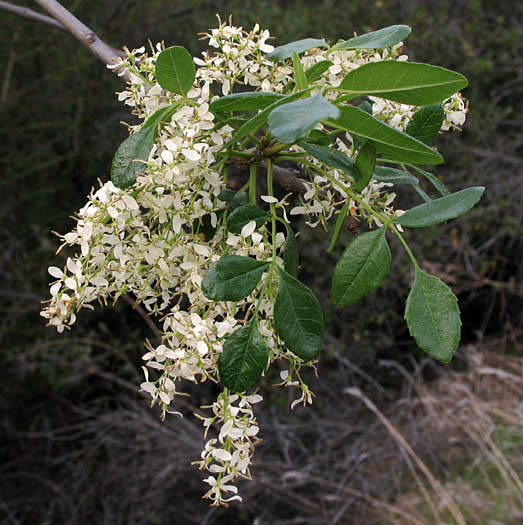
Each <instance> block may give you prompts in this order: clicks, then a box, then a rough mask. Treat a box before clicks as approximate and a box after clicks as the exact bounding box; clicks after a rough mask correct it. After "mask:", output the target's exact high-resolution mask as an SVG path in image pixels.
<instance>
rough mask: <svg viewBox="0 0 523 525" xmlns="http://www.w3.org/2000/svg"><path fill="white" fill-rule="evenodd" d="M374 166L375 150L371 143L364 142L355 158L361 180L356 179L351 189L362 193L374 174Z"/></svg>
mask: <svg viewBox="0 0 523 525" xmlns="http://www.w3.org/2000/svg"><path fill="white" fill-rule="evenodd" d="M375 165H376V148H375V147H374V145H373V144H372V142H366V143H365V144H363V146H362V147H361V148H360V151H358V155H357V157H356V166H358V169H359V171H360V173H361V178H359V179H357V180H356V182H355V183H354V184H353V185H352V188H353V189H355V190H357V191H362V190H363V189H364V188H366V187H367V185H368V184H369V182H370V179H371V178H372V174H373V173H374V166H375Z"/></svg>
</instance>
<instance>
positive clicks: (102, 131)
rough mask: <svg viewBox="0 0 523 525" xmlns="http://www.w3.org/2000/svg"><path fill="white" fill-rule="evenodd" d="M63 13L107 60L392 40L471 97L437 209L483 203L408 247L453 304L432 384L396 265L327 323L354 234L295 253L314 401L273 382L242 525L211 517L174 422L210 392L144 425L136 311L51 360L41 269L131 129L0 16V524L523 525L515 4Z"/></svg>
mask: <svg viewBox="0 0 523 525" xmlns="http://www.w3.org/2000/svg"><path fill="white" fill-rule="evenodd" d="M13 3H17V4H19V5H26V6H28V7H34V5H29V2H26V3H25V4H24V2H22V1H17V2H13ZM63 3H64V5H66V6H67V7H68V8H69V9H71V11H73V12H74V13H75V14H76V15H77V16H78V17H79V18H80V19H81V20H82V21H84V22H85V23H86V24H87V25H89V26H90V27H92V28H93V29H94V30H95V31H96V32H97V34H98V35H99V36H100V37H101V38H102V39H104V40H105V41H106V42H107V43H109V44H111V45H113V46H115V47H121V46H122V45H127V46H128V47H130V48H132V47H139V46H141V45H143V44H144V43H146V42H147V40H148V39H150V40H151V41H152V42H157V41H160V40H164V41H165V43H166V45H173V44H179V45H183V46H185V47H187V48H188V49H189V50H190V51H191V52H192V53H193V54H195V55H196V54H198V53H200V52H201V51H202V50H203V48H202V42H201V41H199V40H198V39H197V38H196V35H197V33H199V32H202V31H206V30H207V29H208V28H209V27H214V26H215V25H216V17H215V15H216V13H219V14H220V15H221V16H222V18H226V17H228V15H229V14H232V15H233V21H234V23H235V25H243V26H244V27H245V28H250V27H252V26H253V25H254V24H255V23H256V22H258V23H259V24H260V26H262V27H266V28H268V29H269V30H270V31H271V34H272V35H274V36H275V37H276V41H277V42H278V43H279V44H281V43H286V42H290V41H293V40H296V39H299V38H304V37H309V36H310V37H325V38H327V39H329V40H336V39H339V38H348V37H350V36H352V35H353V33H354V32H357V33H358V34H361V33H364V32H367V31H371V30H375V29H378V28H380V27H385V26H388V25H392V24H408V25H410V26H411V27H412V28H413V32H412V34H411V36H410V37H409V39H408V40H407V42H406V52H407V53H408V54H409V56H410V58H411V60H415V61H418V62H428V63H431V64H437V65H441V66H444V67H447V68H450V69H454V70H457V71H459V72H460V73H463V74H464V75H466V76H467V77H468V79H469V82H470V87H469V88H467V89H466V90H465V92H464V95H465V96H466V97H467V98H468V99H469V101H470V112H469V114H468V118H467V123H466V125H465V127H464V129H463V131H462V132H461V133H459V134H458V133H448V134H446V135H445V136H442V137H440V139H439V141H438V147H439V149H440V151H441V152H442V154H443V155H444V157H445V158H446V163H445V164H444V165H443V166H442V167H440V168H438V170H437V174H438V175H439V176H441V177H442V178H443V180H444V181H445V182H446V184H447V185H448V186H449V187H450V188H451V189H452V190H459V189H461V188H463V187H466V186H470V185H484V186H486V187H487V191H486V194H485V197H484V198H483V199H482V201H481V202H480V204H479V205H478V206H477V207H476V208H475V209H474V210H472V211H471V212H470V213H468V214H467V215H466V216H464V217H462V218H460V219H458V220H455V221H452V222H450V223H449V224H446V225H442V226H439V227H437V228H433V229H432V230H430V231H429V232H412V233H409V242H412V243H413V245H414V248H415V251H416V253H417V254H419V256H420V259H421V261H422V266H423V267H424V268H426V269H427V270H429V271H430V272H431V273H434V274H436V275H439V276H440V277H441V278H443V280H445V281H446V282H447V283H448V284H449V285H450V286H452V288H453V289H454V291H455V293H456V294H457V295H458V298H459V302H460V307H461V310H462V315H463V337H462V346H461V348H460V350H459V351H458V354H457V355H456V357H455V358H454V360H453V362H452V364H451V365H449V366H445V367H444V366H440V365H438V364H436V363H434V362H433V361H431V360H429V359H426V358H424V356H423V355H422V354H421V352H420V351H418V350H417V349H416V347H415V345H414V343H413V341H412V340H411V339H410V337H409V336H408V333H407V329H406V327H405V325H404V322H403V319H402V317H403V313H402V308H403V306H402V305H403V301H404V299H405V297H406V294H407V289H408V284H409V282H410V279H411V274H410V269H409V264H408V261H407V260H406V259H405V257H404V255H403V254H402V253H401V250H397V249H394V247H393V256H394V262H393V268H392V272H391V275H390V276H389V278H388V280H387V281H386V283H385V284H384V285H383V286H382V287H381V288H380V289H379V290H378V291H377V292H376V293H374V294H372V295H371V296H369V297H367V298H365V299H364V300H362V301H361V302H360V303H359V304H358V305H355V306H353V307H350V308H345V309H336V308H334V307H333V306H332V304H331V302H330V299H329V296H328V289H329V282H330V275H331V271H332V267H333V264H334V262H335V260H336V258H337V257H338V256H339V254H340V253H341V250H342V246H343V244H344V243H346V242H347V241H348V239H349V235H350V234H349V233H348V232H346V233H345V237H344V238H342V239H341V241H342V242H339V243H338V244H339V248H338V252H337V253H333V254H326V253H325V248H326V246H327V236H325V235H324V233H323V232H322V231H320V230H313V231H308V232H305V231H304V233H303V239H304V240H306V241H309V242H306V243H302V245H303V246H306V248H302V250H303V253H302V259H301V277H302V278H303V279H304V280H305V281H306V282H307V283H308V284H310V286H311V287H312V288H313V289H314V290H315V291H316V292H317V293H318V295H319V297H320V301H321V302H322V305H323V307H324V311H325V315H326V319H327V324H328V335H327V340H326V347H325V352H324V353H323V355H322V357H321V359H320V363H319V373H320V374H319V378H318V379H316V378H313V377H311V383H312V388H313V390H314V391H315V392H316V393H317V395H318V397H317V398H316V400H315V403H314V405H313V407H312V408H311V407H309V408H307V409H303V408H297V409H296V410H295V411H294V412H293V413H290V412H289V409H288V406H289V402H290V401H291V399H289V398H287V392H285V393H283V392H282V391H281V390H275V389H272V388H271V387H270V384H271V383H274V382H275V376H274V377H273V376H269V377H267V378H266V381H265V384H264V385H263V386H262V388H263V389H264V391H265V392H264V394H265V396H266V402H265V403H264V406H263V407H262V408H260V409H259V411H258V416H259V419H260V422H261V426H262V434H263V438H264V441H263V442H262V444H261V445H260V446H259V448H258V450H257V454H256V458H255V467H254V469H253V474H254V478H255V479H254V480H253V481H252V482H245V483H244V484H243V486H242V487H241V490H242V491H243V496H244V503H243V504H242V505H234V506H232V507H231V508H229V509H209V508H208V507H207V505H206V503H205V502H203V501H201V500H200V497H201V494H202V493H203V486H202V483H201V479H202V477H203V476H202V475H201V473H199V472H198V471H196V470H195V469H194V467H191V466H190V461H191V460H194V459H198V456H199V451H200V449H201V445H202V442H203V438H202V433H201V428H200V424H199V423H198V421H197V420H195V419H194V418H193V417H192V416H191V413H192V412H193V408H194V407H193V405H194V406H199V405H200V404H205V403H207V402H209V401H210V400H211V399H212V397H213V395H215V393H216V392H215V391H214V392H213V387H212V386H209V387H207V386H204V387H201V388H200V387H198V388H195V387H194V386H192V385H188V386H187V391H189V392H191V393H193V394H194V395H193V398H191V400H190V401H183V403H182V404H181V410H182V411H183V412H184V413H185V414H186V417H185V418H184V419H183V420H180V419H178V418H176V419H172V420H168V421H167V422H166V423H161V422H160V421H159V418H158V414H157V412H156V411H155V410H151V409H150V408H149V407H148V400H147V399H146V398H145V397H144V396H142V395H141V394H139V393H137V391H136V385H137V384H139V382H140V381H141V371H140V365H141V362H140V356H141V354H142V353H143V339H144V338H145V337H149V338H154V337H155V334H154V333H153V332H152V331H151V329H150V327H149V326H148V324H147V323H145V322H144V319H143V318H142V316H141V315H140V311H139V310H137V309H133V308H132V307H131V306H130V305H129V304H127V303H125V302H122V303H121V304H120V303H119V304H117V305H115V306H114V307H110V308H107V309H104V310H102V309H101V308H99V309H97V310H96V311H95V312H92V313H91V312H89V311H87V310H86V311H84V312H82V315H81V316H80V318H79V321H78V322H77V323H76V325H75V326H74V327H73V329H72V330H71V331H70V332H67V333H65V334H62V335H61V336H60V335H58V334H56V333H55V332H54V330H52V329H50V328H46V327H45V323H44V320H43V319H42V318H40V317H39V315H38V314H39V310H40V308H41V304H40V303H41V301H42V300H45V299H46V298H47V295H48V282H49V277H48V275H47V267H48V266H49V265H57V266H60V265H61V263H62V262H63V260H64V258H65V256H66V254H64V253H61V254H60V255H58V256H57V255H55V250H56V248H57V239H56V237H55V236H54V235H53V233H52V231H58V232H60V233H65V232H67V231H69V229H70V228H71V226H72V224H73V221H72V220H71V218H70V217H71V215H72V214H73V213H74V212H75V210H77V209H78V208H79V207H81V206H82V205H83V203H84V199H85V195H86V194H87V193H88V192H89V190H90V188H91V187H92V186H95V185H97V184H98V183H97V180H98V179H101V180H102V181H105V180H107V178H108V174H109V167H110V162H111V158H112V155H113V153H114V151H115V149H116V148H117V146H118V145H119V143H120V142H121V141H122V140H123V139H124V138H125V136H126V128H125V127H124V126H122V125H121V124H120V122H121V121H128V122H129V121H130V120H131V117H130V115H129V113H128V110H127V108H126V107H124V106H122V104H120V103H118V101H117V99H116V96H115V95H114V93H115V92H116V91H118V90H119V89H121V81H120V79H118V78H116V77H114V76H113V75H112V74H110V73H109V72H108V71H106V70H105V69H104V67H103V65H102V64H101V63H100V62H98V61H97V59H95V58H94V57H93V56H91V55H90V54H89V52H88V51H87V50H85V49H84V48H83V47H81V46H80V45H79V44H78V43H77V42H76V41H75V40H74V39H73V38H72V37H70V36H69V35H68V34H66V33H64V32H62V31H61V30H59V29H56V28H52V27H49V26H46V25H44V24H40V23H38V22H34V21H29V20H25V19H22V18H18V17H17V16H15V15H11V14H8V13H6V12H3V11H0V42H1V44H2V46H1V51H0V72H1V73H0V115H1V127H0V192H1V194H2V195H3V198H2V204H1V206H0V270H1V275H2V282H1V284H0V301H1V302H0V307H1V313H2V315H1V317H0V363H1V367H2V381H1V383H0V393H1V394H0V425H1V426H0V435H1V436H2V440H1V442H0V519H1V520H2V521H1V523H13V524H19V523H20V524H32V523H35V524H57V523H70V524H76V523H78V524H84V523H86V524H87V523H111V524H135V523H136V524H173V523H174V524H177V523H227V524H230V523H257V524H260V525H261V524H287V523H288V524H291V523H294V524H301V523H303V524H311V523H340V524H352V523H400V524H402V523H428V524H431V523H443V522H445V523H473V524H476V523H478V524H483V523H484V524H498V523H502V524H511V523H513V524H514V525H515V524H517V523H522V522H523V484H522V482H521V477H522V475H523V464H522V452H523V415H522V413H523V410H522V405H521V399H522V397H523V380H522V370H523V351H522V350H523V345H522V342H523V301H522V297H523V268H522V260H523V257H522V256H523V235H522V233H523V227H522V202H523V199H522V197H523V178H522V175H523V173H522V167H523V160H522V138H523V129H522V122H523V120H522V117H523V104H522V91H523V4H522V3H521V2H518V1H517V0H513V1H512V0H496V1H493V0H484V1H481V0H452V1H450V0H449V1H447V0H438V1H437V2H434V1H432V0H417V1H411V0H383V1H382V0H376V1H372V2H370V1H368V0H351V1H347V2H336V1H333V0H314V1H308V0H301V1H299V2H295V1H285V0H279V1H264V0H257V1H250V0H242V1H236V0H230V1H208V0H193V1H190V0H187V1H178V2H169V1H167V0H149V1H147V2H143V1H141V2H140V1H136V0H128V1H123V0H103V1H102V0H90V1H85V0H83V1H82V0H68V1H64V2H63ZM399 199H400V202H401V203H405V204H406V205H407V204H408V203H409V202H410V201H411V199H413V197H412V195H409V194H407V193H405V194H404V193H400V194H399ZM319 269H321V270H319ZM311 376H312V374H311ZM355 387H357V388H359V389H360V390H356V391H355V390H349V391H347V389H348V388H355ZM351 392H352V394H353V395H351ZM187 399H189V398H187ZM191 403H192V404H191ZM173 417H174V416H173ZM406 443H407V446H406ZM447 497H450V504H449V505H447V506H446V505H445V501H446V498H447Z"/></svg>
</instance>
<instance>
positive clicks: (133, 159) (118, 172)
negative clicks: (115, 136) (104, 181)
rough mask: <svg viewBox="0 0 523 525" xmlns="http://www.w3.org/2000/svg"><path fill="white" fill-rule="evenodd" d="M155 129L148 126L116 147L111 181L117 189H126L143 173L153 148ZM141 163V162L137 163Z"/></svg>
mask: <svg viewBox="0 0 523 525" xmlns="http://www.w3.org/2000/svg"><path fill="white" fill-rule="evenodd" d="M154 134H155V128H154V126H149V127H147V128H142V129H141V130H140V131H137V132H136V133H133V134H132V135H129V136H128V137H127V138H126V139H125V140H124V141H123V142H122V143H121V144H120V146H119V147H118V149H117V150H116V153H115V154H114V157H113V162H112V164H111V181H112V182H113V184H114V185H115V186H116V187H117V188H128V187H129V186H132V185H133V184H134V183H135V182H136V176H137V174H138V173H139V172H141V171H143V169H144V164H143V162H147V159H148V158H149V153H150V152H151V149H152V147H153V142H154ZM139 161H143V162H139Z"/></svg>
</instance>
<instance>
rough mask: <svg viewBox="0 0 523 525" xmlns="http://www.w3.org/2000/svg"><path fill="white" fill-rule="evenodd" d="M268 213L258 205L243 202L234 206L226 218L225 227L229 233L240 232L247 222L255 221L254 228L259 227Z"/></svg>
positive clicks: (265, 219)
mask: <svg viewBox="0 0 523 525" xmlns="http://www.w3.org/2000/svg"><path fill="white" fill-rule="evenodd" d="M267 218H268V214H267V212H266V211H265V210H262V209H261V208H260V207H259V206H256V205H254V204H245V205H243V206H240V207H239V208H236V209H235V210H234V211H233V212H232V213H231V214H230V215H229V218H228V219H227V229H228V230H229V231H230V232H231V233H241V231H242V228H243V227H244V226H245V225H246V224H247V223H249V222H251V221H255V222H256V228H259V227H260V226H262V225H263V224H265V222H266V221H267Z"/></svg>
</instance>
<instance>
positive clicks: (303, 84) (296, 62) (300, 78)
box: [292, 53, 308, 90]
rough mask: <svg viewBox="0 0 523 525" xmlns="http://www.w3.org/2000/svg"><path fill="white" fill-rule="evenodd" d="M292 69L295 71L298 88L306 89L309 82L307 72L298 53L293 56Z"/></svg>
mask: <svg viewBox="0 0 523 525" xmlns="http://www.w3.org/2000/svg"><path fill="white" fill-rule="evenodd" d="M292 67H293V70H294V82H296V87H297V88H298V89H300V90H301V89H306V88H307V85H308V82H307V76H306V75H305V70H304V69H303V64H302V63H301V60H300V57H299V56H298V53H294V54H293V55H292Z"/></svg>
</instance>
